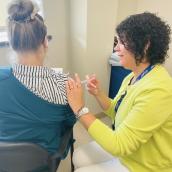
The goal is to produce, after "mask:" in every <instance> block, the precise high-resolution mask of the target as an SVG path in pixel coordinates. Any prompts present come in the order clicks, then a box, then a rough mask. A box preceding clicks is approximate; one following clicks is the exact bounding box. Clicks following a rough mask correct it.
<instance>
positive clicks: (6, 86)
mask: <svg viewBox="0 0 172 172" xmlns="http://www.w3.org/2000/svg"><path fill="white" fill-rule="evenodd" d="M37 12H38V11H37V9H36V7H35V6H34V4H33V3H32V1H31V0H18V1H13V2H12V3H11V4H10V6H9V9H8V14H9V18H8V33H9V41H10V45H11V47H12V48H13V50H14V51H15V52H16V54H17V61H18V63H17V64H14V65H13V66H12V67H7V68H3V67H1V68H0V141H12V142H13V141H15V142H32V143H36V144H38V145H40V146H42V147H43V148H45V149H46V150H47V151H48V152H49V153H51V154H53V153H54V152H56V151H57V149H58V146H59V142H60V140H61V137H62V136H63V134H64V132H65V130H66V127H72V126H73V125H74V123H75V116H74V115H73V112H72V110H71V108H70V107H69V105H68V102H67V96H66V88H65V81H66V80H67V76H66V75H65V74H63V73H62V74H61V73H55V72H54V70H52V69H51V68H48V67H45V66H43V62H44V59H45V56H46V53H47V50H48V39H47V28H46V26H45V24H44V20H43V18H42V17H41V16H40V15H39V14H38V13H37Z"/></svg>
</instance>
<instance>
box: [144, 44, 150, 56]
mask: <svg viewBox="0 0 172 172" xmlns="http://www.w3.org/2000/svg"><path fill="white" fill-rule="evenodd" d="M149 47H150V41H148V42H147V44H146V45H145V48H144V54H145V55H146V54H147V51H148V49H149Z"/></svg>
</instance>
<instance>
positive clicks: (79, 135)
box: [58, 117, 110, 172]
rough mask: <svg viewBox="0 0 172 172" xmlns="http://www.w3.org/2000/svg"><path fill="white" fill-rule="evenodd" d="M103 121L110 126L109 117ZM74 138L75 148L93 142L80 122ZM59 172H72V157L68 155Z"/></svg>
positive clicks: (75, 128)
mask: <svg viewBox="0 0 172 172" xmlns="http://www.w3.org/2000/svg"><path fill="white" fill-rule="evenodd" d="M101 120H102V121H103V122H104V123H106V124H107V125H109V124H110V120H109V119H108V118H107V117H104V118H102V119H101ZM74 138H75V139H76V142H75V144H74V147H75V148H76V147H78V146H79V145H83V144H86V143H88V142H90V141H91V140H92V138H91V137H90V136H89V135H88V133H87V131H86V129H85V128H84V127H83V126H82V125H81V124H80V123H79V122H77V124H76V125H75V127H74ZM58 172H70V155H68V157H67V158H66V159H65V160H63V161H61V163H60V167H59V169H58Z"/></svg>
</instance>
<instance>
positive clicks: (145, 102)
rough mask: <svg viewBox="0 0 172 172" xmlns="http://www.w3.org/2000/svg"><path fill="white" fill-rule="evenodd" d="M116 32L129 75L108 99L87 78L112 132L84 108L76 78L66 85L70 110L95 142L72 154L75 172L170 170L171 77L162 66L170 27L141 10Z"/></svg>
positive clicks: (171, 154)
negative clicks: (107, 117) (117, 90)
mask: <svg viewBox="0 0 172 172" xmlns="http://www.w3.org/2000/svg"><path fill="white" fill-rule="evenodd" d="M116 32H117V35H118V44H117V45H116V47H115V51H116V52H117V54H118V55H119V57H120V63H121V65H122V66H123V67H124V68H126V69H130V70H132V72H131V74H129V75H128V76H127V77H126V78H125V79H124V81H123V83H122V85H121V88H120V90H119V92H118V94H117V95H116V97H115V98H114V99H113V100H111V99H110V98H108V97H106V95H105V94H104V93H103V92H102V90H101V88H100V84H99V81H98V80H97V79H96V77H95V76H88V77H87V82H88V84H87V87H88V91H89V92H90V94H91V95H93V96H94V97H95V98H96V100H97V101H98V103H99V104H100V106H101V107H102V109H103V110H104V112H105V113H106V114H107V116H109V117H110V118H112V120H113V121H114V130H113V129H111V128H110V127H108V126H107V125H105V124H104V123H103V122H101V121H100V120H99V119H96V117H95V116H94V114H93V113H91V112H90V111H89V109H88V108H86V107H85V103H84V99H83V88H82V86H81V81H80V78H79V76H78V75H77V74H76V75H75V78H74V79H69V81H68V83H67V84H66V86H67V94H68V100H69V104H70V106H71V108H72V109H73V111H74V112H75V114H76V116H77V117H78V119H79V121H80V122H81V123H82V124H83V125H84V126H85V128H86V129H87V130H88V132H89V134H90V135H91V136H92V138H93V139H94V140H95V141H96V142H92V143H90V144H88V145H84V146H81V147H80V148H78V149H76V150H75V152H74V164H75V167H76V172H105V171H108V172H172V78H171V77H170V75H169V74H168V72H167V71H166V69H165V68H164V67H163V66H162V64H163V63H164V61H165V59H166V57H167V50H168V49H169V42H170V32H171V30H170V27H169V25H168V24H167V23H166V22H164V21H163V20H162V19H161V18H159V17H158V16H156V15H155V14H152V13H149V12H145V13H141V14H136V15H131V16H129V17H128V18H126V19H125V20H124V21H122V22H121V23H120V24H119V25H118V26H117V28H116ZM99 145H100V146H99Z"/></svg>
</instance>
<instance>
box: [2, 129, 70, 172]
mask: <svg viewBox="0 0 172 172" xmlns="http://www.w3.org/2000/svg"><path fill="white" fill-rule="evenodd" d="M71 139H73V130H72V128H69V129H67V130H66V132H65V135H64V136H63V138H62V141H61V143H60V147H59V149H58V151H57V152H56V153H55V154H53V155H52V156H51V155H50V154H49V153H48V152H47V151H46V150H45V149H43V148H42V147H40V146H39V145H36V144H33V143H26V142H25V143H23V142H21V143H15V142H0V172H56V170H57V169H58V166H59V164H60V161H61V158H62V157H63V155H64V153H65V151H66V149H67V146H68V143H69V142H70V141H71ZM71 148H72V151H73V144H72V146H71ZM72 153H73V152H71V155H72ZM71 158H72V157H71ZM71 162H72V160H71ZM71 165H72V164H71ZM72 166H73V165H72ZM72 166H71V167H72Z"/></svg>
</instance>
